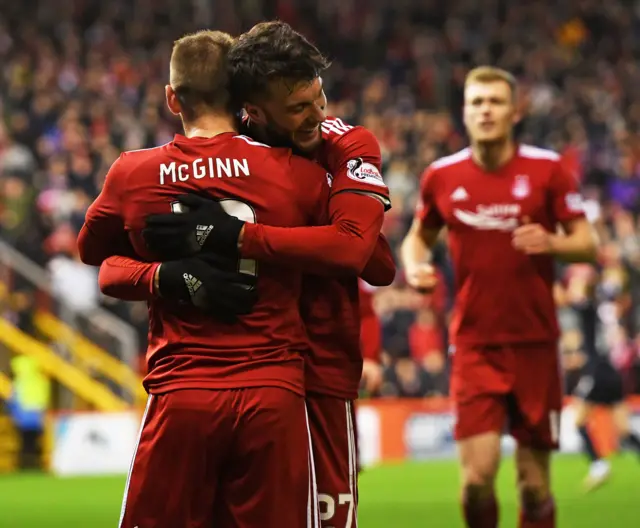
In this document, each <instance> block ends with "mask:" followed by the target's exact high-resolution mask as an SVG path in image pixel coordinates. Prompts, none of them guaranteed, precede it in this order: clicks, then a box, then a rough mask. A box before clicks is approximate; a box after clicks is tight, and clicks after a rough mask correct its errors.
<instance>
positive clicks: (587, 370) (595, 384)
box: [564, 265, 640, 491]
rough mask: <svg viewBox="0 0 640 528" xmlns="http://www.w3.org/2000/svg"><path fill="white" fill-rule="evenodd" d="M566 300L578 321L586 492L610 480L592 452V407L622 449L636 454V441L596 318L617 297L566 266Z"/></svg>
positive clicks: (590, 273) (588, 269)
mask: <svg viewBox="0 0 640 528" xmlns="http://www.w3.org/2000/svg"><path fill="white" fill-rule="evenodd" d="M564 286H565V291H566V294H565V297H566V299H567V301H568V303H569V306H571V308H573V310H574V311H575V313H576V314H577V316H578V321H579V329H580V334H581V336H582V343H581V347H580V350H581V353H582V357H583V362H584V364H583V366H582V374H581V376H580V380H579V381H578V384H577V385H576V388H575V391H574V401H573V407H574V411H575V421H576V427H577V429H578V433H579V434H580V437H581V438H582V443H583V450H584V453H585V455H586V456H587V457H588V459H589V461H590V466H589V473H588V474H587V477H586V478H585V481H584V486H585V489H586V490H587V491H590V490H593V489H595V488H597V487H599V486H601V485H602V484H604V483H605V482H606V481H607V479H608V478H609V476H610V474H611V465H610V464H609V461H608V460H606V459H604V458H603V457H602V456H601V455H600V454H599V453H598V450H597V448H596V444H595V442H594V441H593V437H592V434H591V432H590V431H589V428H588V423H589V418H590V417H591V416H592V414H593V410H594V408H595V407H596V406H599V407H606V408H609V409H610V410H611V416H612V418H613V423H614V426H615V429H616V432H617V433H618V435H619V438H620V441H621V446H622V447H623V448H629V449H632V450H634V451H636V452H637V453H638V454H640V438H639V437H638V435H636V434H635V433H634V432H633V430H632V429H631V424H630V423H629V409H628V407H627V404H626V403H625V401H624V383H623V380H622V375H621V374H620V372H618V371H617V370H616V368H615V367H614V366H613V365H612V363H611V360H610V359H609V356H608V354H607V353H606V352H605V351H606V350H607V349H608V347H607V344H606V339H605V338H604V336H603V335H602V322H601V321H600V316H599V315H598V306H599V304H600V302H607V301H613V300H615V298H616V297H617V296H619V295H620V294H621V293H622V292H621V291H616V290H612V289H606V290H605V289H604V288H603V287H602V283H601V278H600V274H599V273H598V270H597V269H595V268H594V267H592V266H588V265H573V266H569V267H568V269H567V270H566V272H565V281H564Z"/></svg>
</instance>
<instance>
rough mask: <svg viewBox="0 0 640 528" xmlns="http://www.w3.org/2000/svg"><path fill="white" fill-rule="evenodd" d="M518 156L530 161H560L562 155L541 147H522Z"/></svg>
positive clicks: (519, 148)
mask: <svg viewBox="0 0 640 528" xmlns="http://www.w3.org/2000/svg"><path fill="white" fill-rule="evenodd" d="M518 154H520V156H522V157H523V158H529V159H544V160H550V161H559V160H560V154H558V153H557V152H554V151H553V150H549V149H544V148H540V147H534V146H533V145H520V146H519V147H518Z"/></svg>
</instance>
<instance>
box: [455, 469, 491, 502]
mask: <svg viewBox="0 0 640 528" xmlns="http://www.w3.org/2000/svg"><path fill="white" fill-rule="evenodd" d="M463 474H464V477H463V493H464V495H465V497H467V498H468V499H469V500H475V499H478V500H482V499H484V498H486V497H487V496H489V495H491V493H493V485H494V481H495V477H496V474H495V469H494V468H493V467H492V466H490V465H488V464H476V465H472V466H468V467H465V468H464V472H463Z"/></svg>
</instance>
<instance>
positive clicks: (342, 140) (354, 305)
mask: <svg viewBox="0 0 640 528" xmlns="http://www.w3.org/2000/svg"><path fill="white" fill-rule="evenodd" d="M322 136H323V138H324V142H323V143H322V145H321V146H320V147H319V149H318V151H317V152H316V160H317V161H318V162H319V163H320V164H322V165H323V166H324V168H325V169H326V170H327V171H328V172H329V173H330V174H331V175H332V177H333V178H332V182H331V196H335V195H337V194H338V193H342V192H357V193H362V194H371V195H375V196H377V197H379V199H381V200H382V201H383V203H384V204H385V208H388V206H389V204H390V202H389V190H388V189H387V186H386V185H385V183H384V181H383V179H382V175H381V174H382V156H381V153H380V146H379V144H378V141H377V139H376V138H375V136H374V135H373V134H372V133H371V132H369V130H367V129H366V128H363V127H359V126H358V127H354V126H351V125H347V124H345V123H344V122H343V121H342V120H340V119H337V118H331V117H329V118H327V120H326V121H324V122H323V123H322ZM372 199H374V198H372ZM329 208H330V210H331V204H330V207H329ZM301 311H302V314H303V320H304V323H305V327H306V329H307V334H308V336H309V341H310V347H311V354H310V355H309V356H308V357H307V358H306V363H305V375H306V384H307V391H309V392H314V393H318V394H326V395H329V396H335V397H339V398H346V399H355V398H357V396H358V388H359V385H360V378H361V376H362V351H361V348H360V324H361V319H360V305H359V291H358V279H357V277H344V278H340V279H337V278H327V277H319V276H310V275H307V276H305V277H304V286H303V293H302V300H301Z"/></svg>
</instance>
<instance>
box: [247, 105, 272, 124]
mask: <svg viewBox="0 0 640 528" xmlns="http://www.w3.org/2000/svg"><path fill="white" fill-rule="evenodd" d="M244 109H245V111H246V112H247V115H248V116H249V118H250V119H251V121H253V122H254V123H256V124H258V125H266V124H267V116H266V114H265V113H264V110H262V108H260V107H259V106H256V105H254V104H251V103H246V104H245V105H244Z"/></svg>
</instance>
